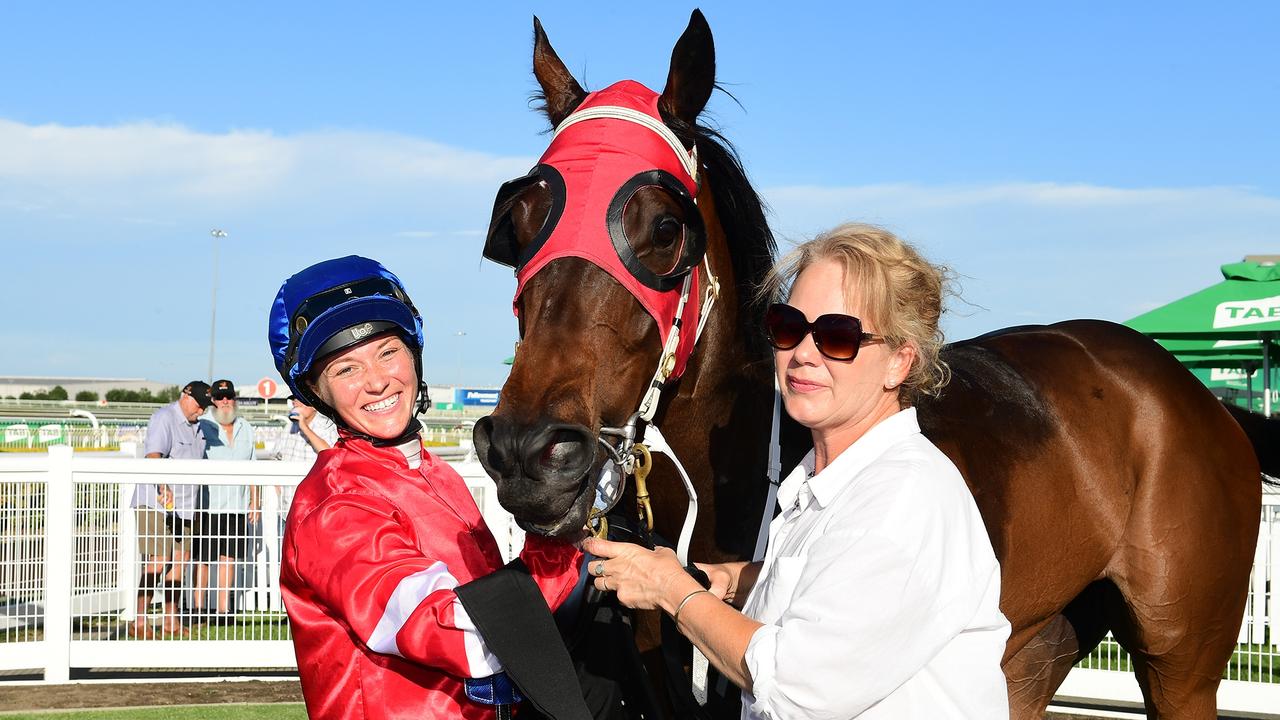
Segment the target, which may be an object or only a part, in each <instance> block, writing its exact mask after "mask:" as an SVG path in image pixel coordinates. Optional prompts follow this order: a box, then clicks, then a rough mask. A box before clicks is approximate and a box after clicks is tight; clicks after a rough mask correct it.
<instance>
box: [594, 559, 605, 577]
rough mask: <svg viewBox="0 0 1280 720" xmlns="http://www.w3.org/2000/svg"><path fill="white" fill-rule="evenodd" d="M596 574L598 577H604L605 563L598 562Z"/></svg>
mask: <svg viewBox="0 0 1280 720" xmlns="http://www.w3.org/2000/svg"><path fill="white" fill-rule="evenodd" d="M595 573H596V577H604V561H603V560H597V561H596V569H595Z"/></svg>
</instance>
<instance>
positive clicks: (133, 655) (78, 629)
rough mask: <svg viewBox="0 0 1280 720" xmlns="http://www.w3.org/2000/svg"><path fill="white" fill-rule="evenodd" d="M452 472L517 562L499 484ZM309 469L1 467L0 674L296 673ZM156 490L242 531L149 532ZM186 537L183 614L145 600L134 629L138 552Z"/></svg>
mask: <svg viewBox="0 0 1280 720" xmlns="http://www.w3.org/2000/svg"><path fill="white" fill-rule="evenodd" d="M454 467H455V468H456V469H458V471H459V472H460V473H461V474H462V475H463V477H464V479H465V480H466V482H467V484H468V486H469V487H470V488H471V491H472V494H473V496H474V497H475V499H476V502H477V504H478V505H479V506H480V508H481V510H482V512H483V513H484V516H485V520H486V522H487V523H488V524H489V527H490V528H491V529H493V531H494V534H495V536H497V538H498V542H499V546H500V547H501V549H502V551H503V554H504V557H506V558H508V559H509V558H511V557H514V555H515V554H516V553H518V552H519V549H520V548H521V547H522V546H523V544H524V534H523V532H522V531H520V529H519V528H518V527H516V526H515V523H514V522H512V521H511V518H510V515H508V514H507V513H506V512H505V511H503V510H502V508H501V506H499V505H498V503H497V500H496V488H495V487H494V486H493V483H492V481H491V480H489V478H488V476H487V475H485V474H484V471H483V470H482V469H481V468H480V466H479V465H478V464H477V463H466V462H463V463H454ZM308 469H310V464H309V463H305V462H265V461H261V462H235V461H213V460H163V461H156V460H147V459H134V458H111V457H86V456H83V455H73V453H72V450H71V448H69V447H54V448H51V449H50V450H49V452H48V453H47V454H30V455H28V454H23V455H19V456H17V457H4V458H0V673H4V672H6V671H7V672H16V671H27V672H42V673H43V675H44V679H45V680H46V681H49V682H62V681H66V680H68V679H69V677H70V671H71V668H93V669H108V668H109V669H178V668H182V669H194V668H228V669H232V668H234V669H240V668H260V669H267V668H292V667H296V664H295V661H294V657H293V645H292V642H291V641H290V635H289V626H288V618H287V617H286V616H285V614H284V611H283V607H282V604H281V599H280V590H279V585H278V579H279V570H280V539H281V531H282V530H283V518H284V516H285V513H286V512H287V503H288V501H289V499H290V498H291V497H292V494H293V489H294V488H295V487H296V486H297V484H298V482H299V481H300V480H301V479H302V477H303V476H304V475H305V474H306V472H307V470H308ZM155 484H167V485H170V486H171V487H174V488H178V487H181V486H188V487H190V486H196V487H202V488H204V492H206V493H207V494H208V495H207V497H208V499H209V503H208V504H209V506H210V507H211V508H215V507H216V508H217V509H220V510H222V511H223V513H221V514H220V515H226V516H230V517H232V518H236V517H239V518H242V520H233V521H230V522H228V521H226V520H222V519H219V518H211V517H210V516H208V515H200V514H197V515H195V516H194V517H193V518H192V521H191V522H190V524H189V525H185V524H184V525H178V523H180V522H181V518H180V517H176V518H175V517H172V516H166V514H165V513H160V516H161V517H162V518H164V520H163V521H162V522H161V523H150V524H148V523H149V521H148V520H147V519H146V518H145V517H143V516H140V515H139V514H138V512H137V511H135V510H134V509H133V507H132V499H133V496H134V491H135V488H136V487H138V486H143V487H145V488H148V489H147V490H144V492H146V493H153V492H154V489H151V488H153V487H154V485H155ZM251 489H256V490H257V492H258V493H259V494H260V495H259V497H260V510H259V513H260V515H259V517H257V518H254V519H255V520H256V522H247V521H248V520H249V516H248V511H249V510H250V508H249V507H248V506H247V502H246V500H247V498H248V497H249V496H250V493H251V492H252V490H251ZM215 498H218V499H217V500H215ZM140 520H141V523H142V525H143V526H142V527H140V523H139V521H140ZM178 527H183V528H185V529H187V530H188V531H190V532H193V533H194V535H193V537H192V538H191V540H190V541H189V542H187V543H186V545H185V546H184V550H185V552H187V553H191V552H192V551H194V553H195V557H194V558H192V559H190V560H189V561H188V562H186V563H184V564H183V565H182V567H181V579H180V586H181V589H180V590H172V591H171V593H170V595H169V596H168V597H169V598H170V599H175V596H176V600H177V603H176V605H177V606H176V607H166V605H165V603H164V601H165V599H166V594H165V592H164V589H163V588H160V589H157V590H155V591H154V592H151V593H148V595H147V597H146V598H145V599H144V600H143V601H142V603H141V607H142V610H143V613H144V615H143V616H142V617H139V614H138V610H139V600H138V596H139V588H138V585H139V579H140V576H141V571H142V570H143V562H142V558H141V556H140V547H139V542H140V541H141V542H143V543H147V542H152V543H154V542H161V541H166V545H167V544H168V543H169V542H171V539H172V535H173V534H174V533H175V531H176V530H177V528H178ZM140 531H141V532H140ZM166 554H167V553H166ZM171 568H172V566H170V569H171ZM196 588H202V590H196ZM219 611H225V612H219ZM55 619H59V620H55Z"/></svg>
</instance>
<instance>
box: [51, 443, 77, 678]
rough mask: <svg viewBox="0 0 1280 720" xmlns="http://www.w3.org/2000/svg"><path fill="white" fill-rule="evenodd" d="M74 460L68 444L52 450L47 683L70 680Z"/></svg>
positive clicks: (74, 491) (57, 446)
mask: <svg viewBox="0 0 1280 720" xmlns="http://www.w3.org/2000/svg"><path fill="white" fill-rule="evenodd" d="M71 457H72V450H71V447H70V446H69V445H54V446H52V447H50V448H49V476H48V477H49V480H48V483H47V484H46V485H45V521H44V553H45V554H44V644H45V648H46V649H45V653H46V654H45V668H44V679H45V682H67V681H68V680H70V679H71V562H72V548H73V547H74V545H75V521H74V517H75V510H76V506H75V499H76V490H75V483H74V481H73V477H72V474H71Z"/></svg>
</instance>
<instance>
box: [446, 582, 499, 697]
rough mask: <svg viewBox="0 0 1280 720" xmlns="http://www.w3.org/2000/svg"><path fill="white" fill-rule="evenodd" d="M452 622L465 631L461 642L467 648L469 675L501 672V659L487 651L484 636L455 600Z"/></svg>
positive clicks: (483, 675) (488, 674)
mask: <svg viewBox="0 0 1280 720" xmlns="http://www.w3.org/2000/svg"><path fill="white" fill-rule="evenodd" d="M453 624H454V625H455V626H457V628H458V629H459V630H465V631H466V634H465V635H463V636H462V644H463V646H464V647H465V648H466V650H467V666H468V667H469V668H470V669H471V672H470V676H471V677H473V678H482V677H488V676H490V675H494V674H497V673H500V672H502V670H503V668H502V661H501V660H499V659H498V658H497V657H496V656H495V655H494V654H493V653H491V652H489V646H488V645H485V644H484V638H483V637H481V636H480V631H479V630H477V629H476V624H475V623H474V622H472V621H471V616H470V615H468V614H467V609H466V608H464V607H462V603H460V602H458V601H457V600H454V601H453Z"/></svg>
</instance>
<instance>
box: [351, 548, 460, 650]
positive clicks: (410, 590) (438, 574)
mask: <svg viewBox="0 0 1280 720" xmlns="http://www.w3.org/2000/svg"><path fill="white" fill-rule="evenodd" d="M456 587H458V579H457V578H455V577H454V576H453V575H452V574H450V572H449V568H448V567H446V566H445V564H444V563H442V562H440V561H436V562H434V563H432V564H431V567H429V568H427V569H426V570H419V571H418V572H416V573H414V574H412V575H409V576H407V577H405V578H404V579H402V580H401V581H400V584H399V585H397V586H396V589H395V592H392V593H391V597H390V598H388V599H387V607H386V609H385V610H383V611H382V617H381V618H379V619H378V624H377V625H376V626H375V627H374V628H373V633H372V634H371V635H369V639H368V640H366V641H365V644H366V645H368V646H369V649H370V650H372V651H374V652H379V653H383V654H384V655H400V657H404V655H401V653H400V647H399V646H398V645H396V634H397V633H399V632H400V628H402V627H404V624H405V623H406V622H408V621H409V616H410V615H412V614H413V611H414V610H416V609H417V607H418V605H419V603H421V602H422V601H423V599H424V598H426V597H427V596H428V595H430V594H431V593H433V592H435V591H437V590H452V589H454V588H456Z"/></svg>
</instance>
